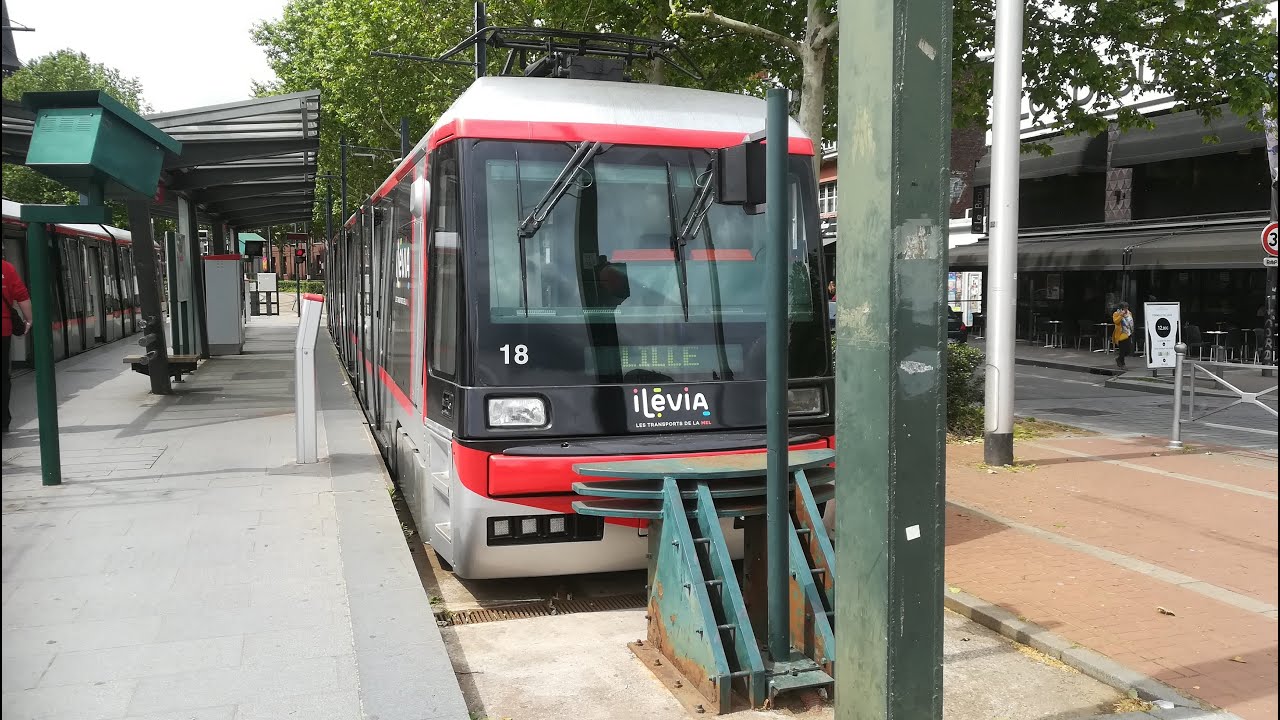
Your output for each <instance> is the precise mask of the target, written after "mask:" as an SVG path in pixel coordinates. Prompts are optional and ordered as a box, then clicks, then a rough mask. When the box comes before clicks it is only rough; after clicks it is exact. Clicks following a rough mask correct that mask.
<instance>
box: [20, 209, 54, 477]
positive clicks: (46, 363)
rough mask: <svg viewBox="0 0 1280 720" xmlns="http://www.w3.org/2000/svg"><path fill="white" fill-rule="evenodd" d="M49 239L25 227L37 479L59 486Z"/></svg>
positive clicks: (34, 226) (32, 225)
mask: <svg viewBox="0 0 1280 720" xmlns="http://www.w3.org/2000/svg"><path fill="white" fill-rule="evenodd" d="M49 254H50V251H49V236H48V233H47V232H46V230H45V224H44V223H43V222H29V223H28V224H27V267H28V270H29V272H30V277H29V278H28V280H30V281H31V318H30V319H29V321H30V326H31V340H32V345H33V348H34V350H35V357H34V358H32V360H33V362H34V363H35V368H36V417H37V419H38V420H39V423H40V477H41V483H42V484H44V485H61V484H62V453H61V450H60V446H59V442H58V386H57V374H56V373H55V372H54V370H53V321H52V320H51V318H53V316H54V315H53V307H54V305H53V302H54V301H53V293H52V290H51V288H52V287H53V278H52V276H51V275H50V273H49Z"/></svg>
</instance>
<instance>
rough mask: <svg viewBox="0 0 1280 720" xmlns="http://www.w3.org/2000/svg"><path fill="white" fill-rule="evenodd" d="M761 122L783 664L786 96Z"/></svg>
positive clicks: (774, 613)
mask: <svg viewBox="0 0 1280 720" xmlns="http://www.w3.org/2000/svg"><path fill="white" fill-rule="evenodd" d="M768 102H769V104H768V116H767V118H766V121H765V137H766V145H765V168H766V170H765V191H764V192H765V224H766V226H767V227H768V235H767V238H768V250H767V251H766V253H765V259H766V262H765V270H764V272H765V283H764V284H765V312H766V314H765V348H766V351H765V422H766V426H767V446H768V453H769V461H768V474H767V477H768V480H767V484H768V492H767V494H766V496H765V504H766V510H765V523H766V526H767V529H766V531H765V534H766V536H767V538H768V540H767V543H766V547H767V548H768V550H767V560H766V567H767V568H768V575H769V580H768V598H769V601H768V607H769V630H768V638H769V644H768V648H769V655H770V656H771V657H772V659H773V661H774V662H775V663H776V662H783V661H785V660H787V659H789V658H790V656H791V642H790V638H791V629H790V627H789V626H788V624H787V621H788V619H789V618H788V614H789V613H788V610H789V607H790V600H791V598H790V591H791V588H790V585H789V584H788V583H787V570H788V565H787V562H788V555H787V551H788V549H789V548H788V546H787V530H788V529H789V527H790V524H791V513H790V511H789V509H788V508H789V498H788V493H787V484H788V479H789V477H788V474H787V324H788V320H789V318H788V316H787V261H788V260H789V258H790V255H791V248H790V244H789V243H788V242H787V220H788V216H789V214H790V213H789V210H790V206H791V203H790V202H789V198H788V196H787V145H788V143H789V140H788V134H789V130H788V118H787V91H786V90H778V89H774V90H770V91H769V101H768Z"/></svg>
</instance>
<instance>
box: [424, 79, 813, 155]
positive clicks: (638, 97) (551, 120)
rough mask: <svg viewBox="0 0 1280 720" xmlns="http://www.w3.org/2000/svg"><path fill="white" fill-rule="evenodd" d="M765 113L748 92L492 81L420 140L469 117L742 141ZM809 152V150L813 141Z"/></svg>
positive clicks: (476, 86) (478, 85)
mask: <svg viewBox="0 0 1280 720" xmlns="http://www.w3.org/2000/svg"><path fill="white" fill-rule="evenodd" d="M765 112H766V103H765V101H764V100H761V99H760V98H757V97H752V96H750V95H735V94H732V93H722V92H714V91H711V90H696V89H692V88H682V87H673V86H670V85H653V84H650V83H626V82H605V81H600V80H569V79H563V78H530V77H510V76H495V77H483V78H478V79H477V80H476V81H475V82H474V83H472V84H471V87H469V88H467V91H466V92H464V93H463V94H462V96H461V97H459V98H458V99H457V101H456V102H454V103H453V105H452V106H451V107H450V108H449V109H448V110H447V111H445V113H444V114H443V115H441V116H440V119H439V120H438V121H437V122H436V124H435V126H434V127H432V128H431V132H429V133H427V138H425V139H424V140H425V141H426V142H428V143H430V141H431V138H432V136H433V135H436V134H437V132H438V131H440V130H442V129H444V128H446V127H448V126H449V125H450V124H451V123H457V122H459V121H468V120H487V121H497V122H507V123H516V124H519V125H539V124H555V125H558V126H563V125H566V124H567V125H586V126H602V125H614V126H623V127H631V128H651V129H666V130H683V131H689V132H724V133H735V134H737V133H741V134H742V135H744V136H745V135H748V134H750V133H753V132H757V131H759V130H763V129H764V123H765ZM789 131H790V132H789V134H790V136H791V137H792V138H800V139H804V140H808V139H809V138H808V136H807V135H805V134H804V131H803V130H802V129H801V128H800V124H799V123H798V122H796V121H795V120H794V119H792V120H790V127H789ZM457 136H458V137H468V135H464V134H459V135H457ZM441 139H442V138H441ZM808 152H809V153H810V154H812V152H813V147H812V142H810V144H809V148H808Z"/></svg>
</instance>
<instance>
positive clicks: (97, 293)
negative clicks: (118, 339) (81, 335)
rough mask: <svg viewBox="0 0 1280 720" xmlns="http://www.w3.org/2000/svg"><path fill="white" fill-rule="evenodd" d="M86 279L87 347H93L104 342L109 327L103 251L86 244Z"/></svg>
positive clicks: (95, 246)
mask: <svg viewBox="0 0 1280 720" xmlns="http://www.w3.org/2000/svg"><path fill="white" fill-rule="evenodd" d="M84 252H85V262H84V277H85V283H86V285H87V287H86V292H87V295H88V298H89V308H88V313H87V315H88V317H86V318H85V341H86V342H85V345H86V346H89V347H92V346H94V345H97V344H99V343H101V342H102V341H103V330H104V329H106V327H107V317H106V312H107V309H106V301H105V298H104V297H103V296H104V292H103V288H102V251H101V249H99V248H98V247H97V245H96V244H95V245H90V244H88V243H86V244H85V249H84Z"/></svg>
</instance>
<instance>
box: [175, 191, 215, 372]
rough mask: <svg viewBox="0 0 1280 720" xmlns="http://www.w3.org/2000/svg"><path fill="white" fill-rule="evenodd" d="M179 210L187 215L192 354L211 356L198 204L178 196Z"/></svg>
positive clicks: (203, 356) (205, 357)
mask: <svg viewBox="0 0 1280 720" xmlns="http://www.w3.org/2000/svg"><path fill="white" fill-rule="evenodd" d="M178 212H180V213H185V214H186V216H187V227H188V228H190V232H189V233H187V236H186V241H187V257H188V258H190V264H191V266H190V267H189V268H188V271H189V272H190V273H191V325H190V330H191V354H193V355H197V356H199V357H201V358H204V359H208V357H209V323H208V318H207V317H206V315H205V307H204V260H203V259H202V258H203V257H204V255H203V254H202V253H201V252H200V226H199V225H198V224H197V223H196V204H195V202H194V201H191V200H184V199H183V198H178Z"/></svg>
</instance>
